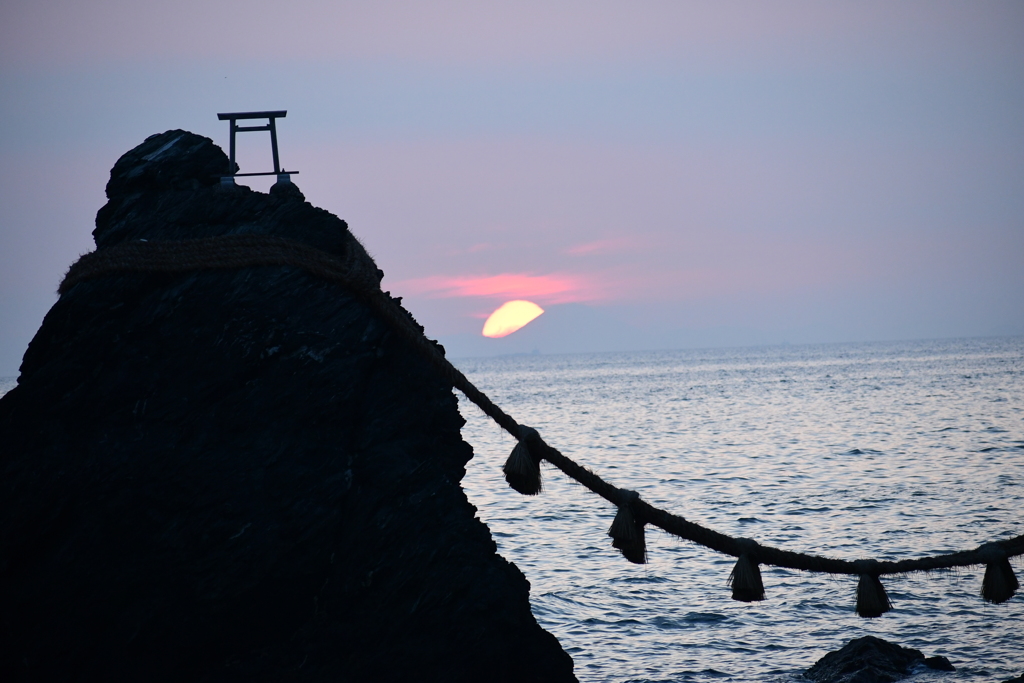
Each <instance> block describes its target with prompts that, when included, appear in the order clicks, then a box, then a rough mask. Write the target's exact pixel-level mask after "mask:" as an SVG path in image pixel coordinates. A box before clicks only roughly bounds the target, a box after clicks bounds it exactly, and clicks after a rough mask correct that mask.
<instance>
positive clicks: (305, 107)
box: [0, 0, 1024, 377]
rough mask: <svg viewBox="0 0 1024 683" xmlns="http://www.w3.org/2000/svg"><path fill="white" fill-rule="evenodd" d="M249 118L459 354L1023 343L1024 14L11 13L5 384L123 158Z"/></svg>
mask: <svg viewBox="0 0 1024 683" xmlns="http://www.w3.org/2000/svg"><path fill="white" fill-rule="evenodd" d="M267 109H286V110H288V116H287V118H285V119H282V120H279V122H278V129H279V141H280V147H281V160H282V163H283V165H284V166H285V167H286V168H288V169H293V170H298V171H299V175H297V176H294V180H295V181H296V182H297V184H298V185H299V187H300V188H301V189H302V190H303V192H304V193H305V195H306V198H307V200H309V201H310V202H311V203H313V204H314V205H317V206H321V207H323V208H325V209H327V210H329V211H331V212H332V213H335V214H336V215H338V216H339V217H341V218H343V219H345V220H346V221H348V223H349V226H350V228H351V230H352V231H353V233H354V234H356V235H357V236H358V237H359V239H360V240H361V241H362V242H363V243H364V245H366V247H367V249H368V250H369V251H370V253H371V254H372V255H373V256H374V258H375V259H376V260H377V262H378V265H379V266H380V267H381V269H382V270H384V272H385V279H384V288H385V289H387V290H389V291H391V293H392V294H393V295H396V296H402V297H403V302H404V304H405V306H406V307H407V308H409V310H410V311H412V313H413V314H414V315H415V316H416V317H417V319H418V320H419V321H420V322H421V323H422V324H424V326H425V327H426V329H427V333H428V335H429V336H431V337H434V338H438V339H439V340H440V341H441V342H442V343H443V344H444V345H445V346H446V348H447V349H448V351H449V355H450V356H453V357H456V358H457V357H459V356H468V355H491V354H494V355H498V354H503V353H517V352H530V351H539V352H542V353H561V352H576V351H607V350H629V349H654V348H686V347H700V346H721V345H731V346H735V345H754V344H779V343H831V342H849V341H871V340H894V339H921V338H943V337H969V336H990V335H1019V334H1024V3H1020V2H974V1H972V2H942V1H936V0H931V1H928V2H913V1H908V2H899V3H892V2H871V1H859V2H829V3H821V2H762V1H758V2H729V1H725V2H721V1H719V2H676V1H673V2H642V3H636V2H632V3H627V2H602V1H600V0H588V1H585V2H576V1H566V2H554V1H550V0H549V1H545V2H532V1H530V0H521V1H519V2H516V3H492V2H486V1H475V2H431V3H424V2H407V3H399V2H387V1H380V2H339V1H328V0H323V1H320V0H307V1H303V0H293V1H290V2H287V3H286V2H281V1H280V0H278V2H264V1H262V0H249V1H247V2H227V1H222V0H203V1H202V2H199V1H198V0H179V1H177V2H174V3H168V2H151V1H149V0H130V1H129V0H77V1H75V2H71V1H64V0H59V1H58V0H34V1H32V2H29V1H26V0H5V2H4V3H3V4H2V5H0V159H2V161H3V163H2V165H0V377H2V376H14V375H16V374H17V372H18V366H19V365H20V361H21V356H22V355H23V354H24V351H25V348H26V346H27V344H28V342H29V340H30V339H31V338H32V336H33V335H34V334H35V331H36V330H37V329H38V327H39V324H40V323H41V321H42V318H43V316H44V315H45V313H46V311H47V310H48V309H49V308H50V306H52V304H53V302H54V301H55V300H56V294H55V291H56V287H57V284H58V282H59V281H60V279H61V276H62V275H63V273H64V272H65V270H66V269H67V267H68V266H69V265H70V264H71V263H72V262H73V261H74V260H75V259H76V258H77V257H78V256H79V255H81V254H83V253H85V252H87V251H91V250H92V248H93V244H92V239H91V231H92V229H93V227H94V226H93V221H94V219H95V214H96V211H97V210H98V209H99V208H100V207H101V206H102V205H103V203H104V201H105V198H104V195H103V188H104V185H105V183H106V180H107V178H108V175H109V169H110V168H111V166H113V164H114V162H115V161H116V160H117V158H118V157H119V156H120V155H121V154H123V153H124V152H126V151H128V150H129V149H131V148H132V147H134V146H136V145H137V144H139V143H140V142H142V141H143V140H144V139H145V138H146V137H147V136H149V135H151V134H153V133H159V132H163V131H165V130H169V129H174V128H184V129H186V130H191V131H193V132H195V133H199V134H201V135H206V136H209V137H211V138H212V139H213V140H214V141H215V142H217V143H218V144H220V145H222V146H226V144H227V138H228V129H227V124H226V123H225V122H221V121H218V120H217V117H216V114H217V113H218V112H223V111H249V110H267ZM239 148H240V149H239V161H240V164H241V165H242V167H243V168H242V171H247V170H248V171H252V170H267V169H268V168H269V167H270V155H269V144H267V141H266V140H265V139H264V138H263V137H262V136H261V135H257V134H248V135H243V136H241V137H240V138H239ZM261 183H262V184H261ZM248 184H250V185H251V186H252V187H253V188H254V189H260V190H263V191H265V190H266V189H267V186H268V185H269V182H266V181H264V180H263V179H259V180H253V181H251V182H250V183H248ZM514 299H523V300H529V301H532V302H535V303H536V304H538V305H540V306H541V307H543V308H544V310H545V313H544V314H543V315H542V316H541V317H539V318H538V319H537V320H535V321H534V322H532V323H530V324H529V325H527V326H526V327H525V328H523V329H522V330H519V331H518V332H514V333H513V334H511V335H509V336H507V337H503V338H501V339H490V338H485V337H483V336H482V334H481V329H482V326H483V323H484V320H485V319H486V318H487V316H488V315H489V314H490V313H491V312H492V311H493V310H494V309H496V308H497V307H498V306H499V305H500V304H502V303H504V302H506V301H509V300H514Z"/></svg>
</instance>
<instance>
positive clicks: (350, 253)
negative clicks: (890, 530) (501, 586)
mask: <svg viewBox="0 0 1024 683" xmlns="http://www.w3.org/2000/svg"><path fill="white" fill-rule="evenodd" d="M254 266H293V267H297V268H301V269H303V270H305V271H307V272H308V273H310V274H311V275H314V276H316V277H319V278H322V279H325V280H329V281H331V282H335V283H338V284H341V285H344V286H346V287H348V288H350V289H352V290H354V291H355V292H356V293H357V294H358V295H359V296H360V297H361V298H363V299H364V300H365V301H366V302H367V303H369V304H370V306H371V307H372V308H373V309H374V310H375V311H376V312H377V313H378V314H379V315H381V316H382V317H383V318H384V319H385V320H387V321H388V323H389V324H390V325H391V326H392V328H393V329H395V330H396V331H398V332H399V333H400V334H401V335H402V336H403V337H405V338H406V339H407V340H408V341H409V342H410V343H412V345H413V346H415V347H416V348H417V349H419V351H420V353H422V354H423V356H424V357H425V358H426V359H427V360H428V361H429V362H430V363H431V364H432V365H433V366H434V367H435V368H437V369H438V370H439V371H440V372H441V374H442V375H443V376H444V377H445V378H446V379H447V380H448V381H449V382H451V384H452V385H453V386H454V387H455V388H456V389H458V390H459V391H460V392H462V393H463V394H465V396H466V397H467V398H469V400H471V401H472V402H473V403H475V404H476V405H477V406H478V407H479V408H480V409H481V410H482V411H483V412H484V413H485V414H486V415H488V416H489V417H491V419H493V420H494V421H495V422H497V423H498V424H499V425H500V426H501V427H502V428H503V429H504V430H505V431H507V432H508V433H509V434H511V435H512V436H513V437H515V438H516V439H517V440H522V441H523V443H524V444H526V443H527V441H528V446H529V450H530V451H531V453H532V454H533V455H534V457H536V458H539V459H543V460H547V461H548V462H549V463H551V464H552V465H554V466H555V467H557V468H558V469H559V470H561V471H562V472H564V473H565V474H566V475H568V476H569V477H571V478H572V479H574V480H576V481H577V482H579V483H580V484H582V485H583V486H585V487H587V488H588V489H590V490H591V491H593V492H594V493H596V494H597V495H599V496H601V497H602V498H604V499H605V500H607V501H608V502H610V503H612V504H613V505H615V506H619V507H622V506H626V507H628V508H629V510H630V511H631V512H632V514H633V515H634V516H635V518H636V520H637V522H639V524H640V525H641V530H642V526H643V525H644V524H651V525H653V526H656V527H658V528H660V529H662V530H664V531H666V532H668V533H670V534H673V535H675V536H678V537H680V538H684V539H686V540H688V541H692V542H694V543H697V544H699V545H702V546H704V547H706V548H709V549H711V550H714V551H716V552H719V553H723V554H726V555H731V556H733V557H737V558H738V557H741V556H744V555H745V556H746V557H747V558H750V559H752V561H753V562H754V563H756V564H764V565H772V566H776V567H785V568H787V569H796V570H801V571H809V572H821V573H829V574H850V575H860V576H862V577H864V576H868V577H878V576H881V575H887V574H901V573H905V572H914V571H931V570H936V569H948V568H953V567H969V566H975V565H982V564H985V565H989V566H990V567H992V566H994V565H998V564H1000V563H1007V560H1008V558H1010V557H1016V556H1018V555H1024V534H1022V535H1020V536H1016V537H1014V538H1011V539H1007V540H1002V541H993V542H990V543H985V544H983V545H981V546H979V547H978V548H975V549H974V550H964V551H959V552H953V553H945V554H940V555H932V556H929V557H921V558H915V559H905V560H898V561H880V560H874V559H861V560H853V561H851V560H840V559H834V558H829V557H821V556H818V555H810V554H806V553H798V552H791V551H787V550H782V549H779V548H773V547H770V546H766V545H761V544H759V543H757V542H756V541H754V540H752V539H748V538H737V537H733V536H728V535H726V534H723V533H720V532H717V531H715V530H713V529H709V528H707V527H704V526H701V525H700V524H696V523H694V522H690V521H688V520H686V519H685V518H683V517H681V516H679V515H675V514H672V513H670V512H667V511H665V510H661V509H659V508H656V507H654V506H653V505H650V504H649V503H647V502H645V501H643V500H642V499H640V498H639V497H638V496H636V494H635V492H632V491H628V490H626V489H620V488H618V487H616V486H613V485H612V484H610V483H608V482H606V481H605V480H604V479H602V478H601V477H600V476H598V475H597V474H596V473H594V472H592V471H591V470H589V469H587V468H585V467H583V466H582V465H580V464H578V463H576V462H575V461H573V460H572V459H571V458H569V457H568V456H566V455H564V454H562V453H561V452H560V451H558V450H557V449H555V448H553V447H552V446H550V445H548V444H547V443H546V442H545V441H544V440H543V439H542V438H541V437H540V436H539V435H537V433H536V432H535V431H533V430H532V429H530V428H528V427H525V426H521V425H520V424H519V423H518V422H516V421H515V420H514V419H513V418H512V417H511V416H510V415H508V414H507V413H505V412H504V411H503V410H502V409H501V408H500V407H498V406H497V405H495V404H494V403H493V402H492V401H491V400H490V399H489V398H488V397H487V396H486V395H485V394H484V393H483V392H482V391H480V390H479V389H477V388H476V387H475V386H473V384H472V383H471V382H470V381H469V380H468V379H467V378H466V376H465V375H463V374H462V373H461V372H460V371H459V370H458V369H457V368H456V367H455V366H453V365H452V364H451V363H450V362H449V361H448V360H447V359H446V358H445V357H444V355H443V354H442V353H441V351H440V350H439V349H438V347H437V345H436V343H435V342H432V341H430V340H429V339H427V337H426V336H425V335H424V333H423V331H422V329H421V328H420V327H419V326H417V325H416V323H415V322H414V321H413V319H412V318H411V316H409V315H408V314H407V313H406V312H405V311H404V310H402V309H401V308H400V307H399V306H398V305H397V304H396V303H395V302H394V301H392V299H391V298H390V297H389V296H388V295H386V294H385V293H384V292H382V291H381V289H380V287H379V283H378V279H377V276H376V271H375V269H373V268H372V260H370V258H369V256H368V255H367V254H366V252H365V251H364V250H363V248H362V245H360V244H359V243H358V241H357V240H356V239H355V238H354V237H353V238H352V239H350V240H349V241H348V246H347V248H346V251H345V254H344V255H343V256H340V257H339V256H335V255H333V254H329V253H327V252H324V251H321V250H319V249H316V248H313V247H310V246H308V245H305V244H302V243H299V242H296V241H293V240H288V239H284V238H280V237H271V236H261V235H227V236H220V237H207V238H200V239H190V240H182V241H161V242H145V241H141V240H139V241H134V242H123V243H121V244H117V245H115V246H112V247H108V248H106V249H102V250H100V251H96V252H92V253H89V254H86V255H84V256H82V257H81V259H79V260H78V261H77V262H76V263H75V264H73V265H72V266H71V268H70V269H69V270H68V273H67V275H66V276H65V277H64V280H63V281H62V282H61V284H60V287H59V289H58V292H59V293H61V294H64V293H66V292H68V291H69V290H70V289H71V288H72V287H74V286H75V285H76V284H78V283H79V282H81V281H83V280H86V279H90V278H94V277H99V276H101V275H108V274H112V273H117V272H163V273H171V272H183V271H192V270H205V269H233V268H247V267H254ZM524 435H529V439H528V440H527V439H526V438H525V436H524ZM539 490H540V486H539V479H538V482H537V491H539ZM1007 566H1008V564H1007ZM1010 576H1011V577H1012V571H1011V572H1010ZM987 580H988V579H987V574H986V581H987ZM1013 582H1014V583H1016V579H1015V578H1013ZM862 583H863V582H862ZM1015 590H1016V585H1014V586H1013V587H1012V589H1011V590H1010V592H1009V595H1012V594H1013V592H1014V591H1015ZM986 597H987V596H986ZM1004 599H1008V597H1007V598H1004ZM996 601H997V602H1001V601H1002V600H996ZM871 616H875V615H871Z"/></svg>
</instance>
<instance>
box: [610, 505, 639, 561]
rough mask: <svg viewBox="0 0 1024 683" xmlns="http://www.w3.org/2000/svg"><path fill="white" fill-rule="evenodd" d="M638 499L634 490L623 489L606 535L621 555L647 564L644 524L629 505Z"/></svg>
mask: <svg viewBox="0 0 1024 683" xmlns="http://www.w3.org/2000/svg"><path fill="white" fill-rule="evenodd" d="M637 500H640V494H639V493H637V492H636V491H623V496H622V502H620V503H619V510H618V512H616V513H615V519H614V520H612V526H611V528H610V529H608V535H609V536H611V537H612V547H614V548H616V549H618V550H619V552H621V553H622V556H623V557H625V558H626V559H627V560H629V561H630V562H632V563H633V564H647V541H646V539H645V538H644V524H643V522H641V521H639V520H638V519H637V518H636V515H634V514H633V510H632V508H631V505H632V504H633V502H634V501H637Z"/></svg>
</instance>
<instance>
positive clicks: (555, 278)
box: [394, 273, 603, 304]
mask: <svg viewBox="0 0 1024 683" xmlns="http://www.w3.org/2000/svg"><path fill="white" fill-rule="evenodd" d="M394 289H395V291H406V292H409V293H410V294H419V295H423V296H426V297H429V298H432V299H440V298H452V297H485V298H493V299H537V300H540V301H543V302H545V303H549V304H562V303H572V302H578V301H593V300H595V299H601V298H603V296H602V294H601V291H600V288H597V287H595V286H594V285H593V284H592V283H591V282H590V281H589V280H588V279H587V278H582V277H579V276H575V275H560V274H555V275H532V274H530V273H502V274H501V275H480V276H472V275H469V276H456V277H449V276H446V275H434V276H431V277H424V278H416V279H412V280H404V281H402V282H399V283H396V284H395V285H394Z"/></svg>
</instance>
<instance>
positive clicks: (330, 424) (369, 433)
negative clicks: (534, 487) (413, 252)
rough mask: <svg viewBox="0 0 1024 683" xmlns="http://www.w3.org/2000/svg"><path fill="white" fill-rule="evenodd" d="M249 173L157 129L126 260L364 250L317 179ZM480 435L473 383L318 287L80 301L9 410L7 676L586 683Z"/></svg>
mask: <svg viewBox="0 0 1024 683" xmlns="http://www.w3.org/2000/svg"><path fill="white" fill-rule="evenodd" d="M227 164H228V160H227V158H226V156H225V155H224V153H223V152H222V151H221V150H220V149H219V148H218V147H216V146H215V145H214V144H213V143H212V142H211V141H210V140H209V139H207V138H202V137H199V136H197V135H193V134H191V133H187V132H185V131H169V132H167V133H164V134H162V135H157V136H153V137H151V138H149V139H148V140H146V142H144V143H143V144H142V145H140V146H139V147H137V148H136V149H134V150H132V151H131V152H129V153H127V154H125V155H124V157H122V158H121V159H120V160H119V161H118V162H117V164H116V165H115V167H114V169H113V171H112V173H111V179H110V183H109V184H108V186H107V196H108V198H109V202H108V203H107V205H106V206H104V207H103V208H102V209H101V210H100V212H99V214H98V215H97V221H96V230H95V232H94V236H95V240H96V244H97V246H98V248H99V249H101V250H102V249H104V248H107V247H110V246H113V245H116V244H118V243H121V242H124V241H126V240H148V241H156V240H169V239H170V240H177V239H185V238H193V237H208V236H215V235H228V234H260V235H276V236H280V237H287V238H291V239H293V240H298V241H301V242H304V243H306V244H309V245H312V246H314V247H316V248H318V249H322V250H325V251H328V252H333V253H340V252H341V251H342V250H343V249H344V248H345V247H346V245H352V244H353V241H354V237H353V236H352V235H351V234H350V233H349V231H348V229H347V226H346V225H345V223H344V222H343V221H341V220H339V219H338V218H336V217H335V216H333V215H331V214H329V213H328V212H326V211H323V210H321V209H317V208H315V207H313V206H311V205H310V204H308V203H306V202H305V201H304V198H303V197H302V194H301V192H299V191H298V189H297V188H295V187H294V186H292V187H281V188H277V190H275V191H274V192H273V193H271V194H263V193H258V192H252V191H250V190H248V189H247V188H241V187H239V188H229V189H224V188H222V187H221V186H220V184H219V180H218V178H217V176H218V175H219V174H221V173H223V172H224V171H225V169H226V168H227ZM359 249H360V253H363V252H362V250H361V247H360V248H359ZM365 258H366V259H369V257H365ZM370 267H371V268H374V269H375V267H374V266H372V262H370ZM371 272H374V271H371ZM376 272H377V273H378V279H379V276H381V275H382V273H379V271H376ZM462 424H463V420H462V418H461V416H460V415H459V412H458V408H457V402H456V398H455V396H454V395H453V392H452V386H451V384H450V383H449V382H446V381H445V380H444V379H443V378H442V377H441V376H440V375H439V374H438V373H437V372H436V371H435V370H433V369H432V368H431V367H430V366H429V365H428V364H427V363H426V362H425V361H424V360H423V359H422V358H421V357H420V356H419V355H418V354H417V353H416V352H415V351H414V350H413V349H411V348H409V345H408V344H407V343H406V342H404V341H403V339H402V338H401V337H400V336H399V335H398V334H395V333H393V331H392V330H390V329H389V327H388V326H387V324H385V323H384V322H383V321H382V320H380V319H379V318H378V316H376V315H375V314H374V313H373V312H372V311H371V309H370V308H369V307H368V306H367V305H366V304H365V303H363V301H361V300H360V299H359V298H358V297H356V296H354V295H353V294H352V293H351V292H349V291H347V290H346V289H345V288H344V287H342V286H339V285H336V284H332V283H330V282H326V281H322V280H318V279H317V278H315V277H313V276H311V275H309V274H307V273H306V272H304V271H302V270H299V269H297V268H293V267H286V266H266V267H250V268H239V269H234V270H202V271H192V272H184V273H117V274H109V275H104V276H102V277H97V278H94V279H89V280H85V281H82V282H79V283H78V284H76V285H74V286H72V287H71V288H70V289H69V290H68V291H67V292H66V293H65V294H64V295H62V296H61V298H60V300H59V301H58V302H57V303H56V304H55V305H54V306H53V308H52V309H51V310H50V312H49V313H48V314H47V316H46V319H45V320H44V322H43V325H42V327H41V328H40V330H39V332H38V333H37V334H36V336H35V338H34V339H33V340H32V343H31V345H30V346H29V349H28V351H27V352H26V354H25V358H24V361H23V364H22V367H21V376H20V378H19V383H18V386H17V387H16V388H14V389H13V390H12V391H10V392H9V393H8V394H6V395H5V396H3V398H2V399H0V448H2V453H0V679H2V680H5V681H19V680H103V681H108V680H111V681H113V680H131V681H138V680H149V681H161V680H166V681H183V680H190V681H204V680H211V681H212V680H216V681H225V680H238V681H242V680H244V681H252V680H268V681H269V680H273V681H279V680H310V681H320V680H325V681H326V680H331V681H408V680H444V681H485V680H486V681H524V680H530V681H573V680H575V679H574V677H573V674H572V660H571V659H570V658H569V656H568V655H567V654H566V653H565V652H564V651H563V650H562V649H561V647H560V646H559V644H558V642H557V641H556V640H555V638H554V637H553V636H551V635H550V634H548V633H547V632H545V631H543V630H542V629H541V628H540V627H539V626H538V624H537V623H536V621H535V619H534V617H533V615H532V614H531V612H530V606H529V584H528V582H527V581H526V579H525V577H524V576H523V575H522V573H521V572H520V571H519V570H518V569H517V568H516V567H515V566H514V565H512V564H511V563H509V562H507V561H505V560H504V559H502V558H501V557H499V556H498V555H497V554H496V548H495V544H494V542H493V540H492V539H491V536H490V533H489V531H488V529H487V528H486V526H484V524H483V523H482V522H480V521H479V520H478V519H476V518H475V508H474V507H473V506H472V505H471V504H470V503H469V501H468V500H467V498H466V496H465V493H464V492H463V490H462V488H461V487H460V485H459V482H460V480H461V479H462V476H463V474H464V473H465V469H464V468H465V465H466V463H467V462H468V461H469V459H470V458H471V457H472V449H471V447H470V446H469V445H468V444H466V443H465V442H464V441H463V440H462V438H461V435H460V431H459V430H460V428H461V426H462ZM495 485H499V484H498V482H497V481H496V482H495Z"/></svg>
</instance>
